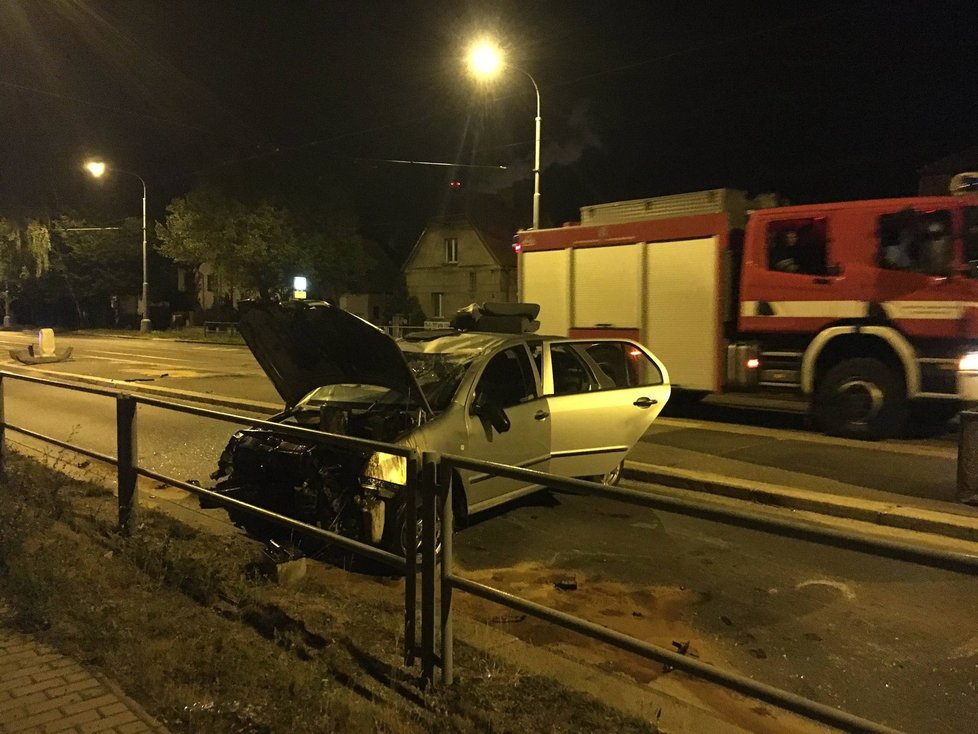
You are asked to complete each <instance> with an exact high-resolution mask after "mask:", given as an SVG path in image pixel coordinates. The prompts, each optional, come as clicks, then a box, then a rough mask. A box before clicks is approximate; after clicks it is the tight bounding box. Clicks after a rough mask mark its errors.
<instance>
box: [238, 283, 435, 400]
mask: <svg viewBox="0 0 978 734" xmlns="http://www.w3.org/2000/svg"><path fill="white" fill-rule="evenodd" d="M239 313H240V318H239V324H238V328H239V331H240V332H241V335H242V336H243V337H244V340H245V342H246V343H247V344H248V348H249V349H251V353H252V354H254V355H255V359H257V360H258V364H260V365H261V367H262V369H263V370H265V374H266V375H268V379H270V380H271V381H272V384H274V385H275V389H276V390H278V393H279V395H281V396H282V399H283V400H285V403H286V405H288V406H290V407H291V406H293V405H295V404H296V403H297V402H299V400H300V399H301V398H302V397H304V396H305V395H307V394H308V393H310V392H312V391H313V390H315V389H316V388H317V387H322V386H323V385H339V384H353V385H378V386H380V387H386V388H389V389H391V390H394V391H396V392H398V393H400V394H401V395H403V396H405V400H409V401H410V403H411V404H412V405H414V406H417V407H420V408H423V409H424V411H425V412H426V413H427V414H428V415H429V416H430V415H431V407H430V406H429V405H428V401H427V399H426V398H425V396H424V393H422V392H421V388H420V387H418V383H417V380H415V379H414V375H413V374H411V370H410V368H409V367H408V365H407V362H406V361H405V359H404V354H403V353H402V352H401V350H400V349H399V348H398V346H397V344H396V343H395V342H394V340H393V339H391V338H390V337H389V336H387V334H385V333H384V332H383V331H381V330H380V329H378V328H377V327H376V326H374V325H373V324H371V323H369V322H367V321H364V320H363V319H361V318H360V317H359V316H354V315H353V314H351V313H349V312H347V311H344V310H343V309H341V308H338V307H337V306H333V305H331V304H329V303H326V302H325V301H290V302H287V303H273V302H271V301H242V302H241V303H240V304H239Z"/></svg>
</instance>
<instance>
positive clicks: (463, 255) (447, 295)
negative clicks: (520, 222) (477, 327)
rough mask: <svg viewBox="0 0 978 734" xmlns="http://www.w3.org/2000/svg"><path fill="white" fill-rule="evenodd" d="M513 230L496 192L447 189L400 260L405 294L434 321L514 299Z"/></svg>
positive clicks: (509, 217)
mask: <svg viewBox="0 0 978 734" xmlns="http://www.w3.org/2000/svg"><path fill="white" fill-rule="evenodd" d="M514 234H516V223H515V217H514V215H513V212H512V211H511V210H510V209H509V208H508V207H507V206H506V205H505V203H504V202H503V201H502V199H500V198H499V197H498V196H494V195H488V194H463V193H462V192H460V191H459V192H455V191H453V192H451V196H450V198H449V199H448V200H447V201H446V203H445V206H444V208H443V210H442V211H441V212H439V213H438V214H437V215H435V216H434V217H432V218H431V219H430V220H429V221H428V224H427V225H426V226H425V228H424V231H423V232H422V233H421V236H420V237H419V238H418V241H417V242H416V243H415V245H414V248H413V249H412V250H411V253H410V254H409V255H408V257H407V260H405V262H404V266H403V272H404V280H405V283H406V285H407V291H408V294H409V295H412V296H414V297H415V298H417V300H418V303H420V304H421V308H422V309H423V310H424V312H425V314H426V315H427V317H428V319H430V320H433V321H442V320H444V321H447V320H448V319H449V318H450V317H451V316H452V314H454V313H455V312H456V311H457V310H458V309H460V308H462V307H464V306H468V305H469V304H470V303H483V302H485V301H496V302H512V301H515V300H516V253H515V252H514V250H513V235H514Z"/></svg>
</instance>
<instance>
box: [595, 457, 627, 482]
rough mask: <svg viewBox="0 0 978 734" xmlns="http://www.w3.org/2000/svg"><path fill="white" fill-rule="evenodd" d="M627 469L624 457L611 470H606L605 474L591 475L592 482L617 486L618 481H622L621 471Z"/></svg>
mask: <svg viewBox="0 0 978 734" xmlns="http://www.w3.org/2000/svg"><path fill="white" fill-rule="evenodd" d="M624 470H625V460H624V459H622V460H621V461H620V462H618V464H617V465H616V466H615V468H614V469H612V470H611V471H608V472H605V473H604V474H595V475H594V476H593V477H590V479H591V481H592V482H598V483H600V484H603V485H605V486H606V487H617V486H618V482H620V481H621V473H622V472H623V471H624Z"/></svg>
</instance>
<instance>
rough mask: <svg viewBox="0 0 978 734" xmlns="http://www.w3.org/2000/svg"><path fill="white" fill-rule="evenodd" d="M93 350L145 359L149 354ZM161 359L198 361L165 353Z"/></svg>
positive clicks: (86, 354)
mask: <svg viewBox="0 0 978 734" xmlns="http://www.w3.org/2000/svg"><path fill="white" fill-rule="evenodd" d="M93 351H94V352H96V353H98V354H115V355H118V356H121V357H142V358H143V359H145V358H146V356H147V355H145V354H140V353H139V352H113V351H110V350H108V349H95V350H93ZM85 356H89V354H88V352H87V351H86V353H85ZM161 359H167V360H170V361H171V362H196V361H197V360H195V359H182V358H180V357H171V356H169V355H165V356H163V357H161Z"/></svg>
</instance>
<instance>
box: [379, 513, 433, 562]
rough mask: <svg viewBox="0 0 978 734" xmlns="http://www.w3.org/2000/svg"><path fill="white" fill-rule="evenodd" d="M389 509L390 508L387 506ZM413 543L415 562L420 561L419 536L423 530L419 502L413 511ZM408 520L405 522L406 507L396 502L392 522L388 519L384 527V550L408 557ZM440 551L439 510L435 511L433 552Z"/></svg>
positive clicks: (420, 536)
mask: <svg viewBox="0 0 978 734" xmlns="http://www.w3.org/2000/svg"><path fill="white" fill-rule="evenodd" d="M388 509H390V508H388ZM414 527H415V544H414V549H413V551H414V553H415V558H417V562H418V563H421V538H422V532H423V530H424V519H423V517H422V514H421V507H420V504H419V506H418V508H417V510H416V512H415V526H414ZM408 529H409V526H408V522H407V508H406V507H405V506H404V503H403V502H401V503H399V504H398V507H397V511H396V512H395V513H394V519H393V522H391V521H390V520H388V522H387V524H386V526H385V527H384V540H383V546H384V548H385V550H388V551H390V552H391V553H393V554H395V555H399V556H403V557H404V558H407V557H408V546H409V545H410V540H409V539H408ZM439 553H441V512H437V513H436V516H435V554H436V555H437V554H439Z"/></svg>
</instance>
